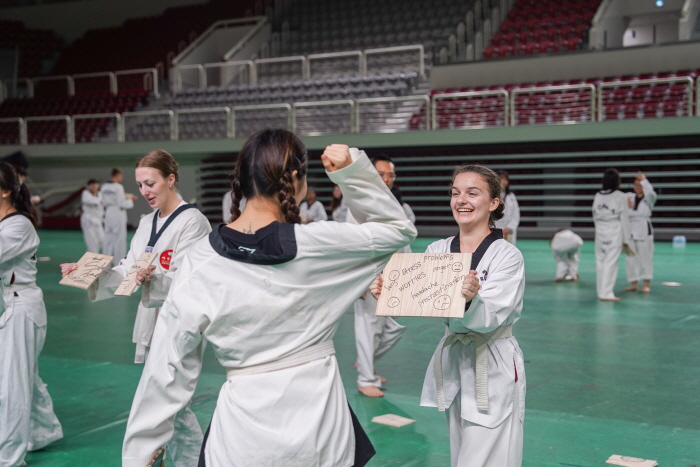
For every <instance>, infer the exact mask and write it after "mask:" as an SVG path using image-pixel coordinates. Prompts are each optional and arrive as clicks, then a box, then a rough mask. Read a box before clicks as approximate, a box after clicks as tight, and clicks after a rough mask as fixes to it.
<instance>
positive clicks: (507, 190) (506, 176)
mask: <svg viewBox="0 0 700 467" xmlns="http://www.w3.org/2000/svg"><path fill="white" fill-rule="evenodd" d="M496 173H497V174H498V176H499V177H500V178H503V177H505V178H506V181H507V182H508V185H506V189H505V190H504V191H505V192H506V194H507V195H509V194H510V176H509V175H508V171H506V170H499V171H497V172H496ZM499 181H500V180H499Z"/></svg>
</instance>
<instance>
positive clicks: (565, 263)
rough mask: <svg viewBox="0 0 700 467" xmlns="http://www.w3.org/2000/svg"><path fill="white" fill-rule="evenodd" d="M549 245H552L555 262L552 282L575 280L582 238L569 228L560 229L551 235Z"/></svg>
mask: <svg viewBox="0 0 700 467" xmlns="http://www.w3.org/2000/svg"><path fill="white" fill-rule="evenodd" d="M549 246H551V247H552V252H553V253H554V260H555V261H556V262H557V272H556V274H555V275H554V282H561V281H564V280H566V281H574V282H575V281H577V280H578V264H579V259H580V252H581V247H582V246H583V239H582V238H581V237H580V236H579V235H576V234H575V233H574V232H572V231H571V230H569V229H561V230H557V231H556V232H555V233H554V235H552V238H551V239H550V240H549Z"/></svg>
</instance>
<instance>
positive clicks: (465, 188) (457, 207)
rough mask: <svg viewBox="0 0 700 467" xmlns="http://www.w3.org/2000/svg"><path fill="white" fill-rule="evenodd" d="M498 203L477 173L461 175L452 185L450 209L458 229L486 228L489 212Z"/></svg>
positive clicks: (493, 209)
mask: <svg viewBox="0 0 700 467" xmlns="http://www.w3.org/2000/svg"><path fill="white" fill-rule="evenodd" d="M499 202H500V201H499V199H498V198H491V195H490V194H489V186H488V184H487V183H486V181H485V180H484V179H483V178H482V177H481V175H479V174H477V173H474V172H464V173H461V174H459V175H457V177H456V178H455V180H454V183H453V184H452V190H451V199H450V207H451V208H452V215H453V216H454V218H455V221H457V225H459V226H460V228H461V227H469V228H478V227H483V226H486V227H488V225H489V217H490V215H491V211H495V210H496V208H497V207H498V204H499Z"/></svg>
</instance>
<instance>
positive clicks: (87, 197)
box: [80, 188, 102, 206]
mask: <svg viewBox="0 0 700 467" xmlns="http://www.w3.org/2000/svg"><path fill="white" fill-rule="evenodd" d="M80 202H81V203H82V204H88V205H92V206H99V205H100V204H102V203H101V202H100V198H99V197H97V196H92V193H90V190H88V189H87V188H86V189H84V190H83V192H82V194H81V195H80Z"/></svg>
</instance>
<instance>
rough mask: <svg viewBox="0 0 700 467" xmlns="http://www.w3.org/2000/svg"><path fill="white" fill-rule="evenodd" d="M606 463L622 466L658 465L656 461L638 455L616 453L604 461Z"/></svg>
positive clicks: (649, 466)
mask: <svg viewBox="0 0 700 467" xmlns="http://www.w3.org/2000/svg"><path fill="white" fill-rule="evenodd" d="M605 463H606V464H612V465H621V466H624V467H656V466H657V465H659V463H658V462H656V461H653V460H651V459H642V458H639V457H630V456H620V455H618V454H613V455H612V456H610V458H609V459H608V460H606V461H605Z"/></svg>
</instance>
